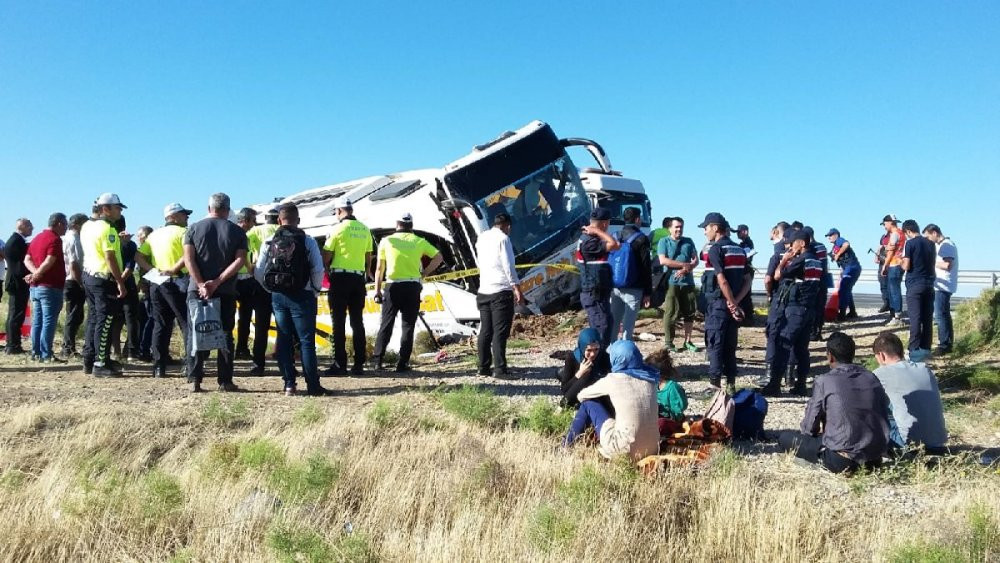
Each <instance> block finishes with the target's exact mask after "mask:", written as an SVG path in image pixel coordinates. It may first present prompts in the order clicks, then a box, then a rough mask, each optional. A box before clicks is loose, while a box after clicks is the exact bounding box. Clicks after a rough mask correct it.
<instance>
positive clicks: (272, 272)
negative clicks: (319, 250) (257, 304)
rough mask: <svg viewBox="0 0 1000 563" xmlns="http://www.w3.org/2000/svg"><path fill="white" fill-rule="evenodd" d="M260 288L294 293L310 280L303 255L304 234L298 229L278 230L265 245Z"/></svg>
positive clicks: (307, 263) (306, 262)
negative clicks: (265, 256)
mask: <svg viewBox="0 0 1000 563" xmlns="http://www.w3.org/2000/svg"><path fill="white" fill-rule="evenodd" d="M267 249H268V250H267V264H264V287H266V288H267V289H268V290H269V291H275V292H278V293H294V292H296V291H300V290H302V289H304V288H305V287H306V284H307V283H309V280H310V271H309V270H310V269H309V259H308V257H307V256H306V234H305V232H303V231H302V229H297V228H294V227H280V228H279V229H278V230H277V231H275V233H274V237H273V238H271V240H270V241H268V243H267Z"/></svg>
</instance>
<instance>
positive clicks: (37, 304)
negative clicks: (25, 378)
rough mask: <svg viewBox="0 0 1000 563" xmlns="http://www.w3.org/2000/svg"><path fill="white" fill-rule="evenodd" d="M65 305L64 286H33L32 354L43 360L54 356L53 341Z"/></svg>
mask: <svg viewBox="0 0 1000 563" xmlns="http://www.w3.org/2000/svg"><path fill="white" fill-rule="evenodd" d="M62 306H63V290H62V288H58V289H57V288H54V287H45V286H41V285H39V286H36V287H33V288H31V313H32V314H31V354H32V355H33V356H37V357H38V358H41V359H43V360H48V359H50V358H52V341H53V340H54V339H55V337H56V323H57V322H58V321H59V313H60V312H61V311H62Z"/></svg>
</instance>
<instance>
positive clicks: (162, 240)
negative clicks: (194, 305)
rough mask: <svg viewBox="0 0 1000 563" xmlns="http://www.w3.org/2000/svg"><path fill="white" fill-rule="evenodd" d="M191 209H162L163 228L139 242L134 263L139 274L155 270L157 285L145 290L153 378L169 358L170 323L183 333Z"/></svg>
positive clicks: (176, 206) (173, 205)
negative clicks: (149, 312) (150, 320)
mask: <svg viewBox="0 0 1000 563" xmlns="http://www.w3.org/2000/svg"><path fill="white" fill-rule="evenodd" d="M190 216H191V210H190V209H187V208H185V207H184V206H183V205H181V204H179V203H171V204H169V205H167V206H166V207H164V208H163V220H164V225H163V226H162V227H160V228H159V229H156V230H155V231H153V232H152V233H150V235H149V236H148V237H146V240H144V241H143V243H142V245H141V246H140V247H139V252H138V253H137V254H136V262H138V264H139V267H140V268H141V269H142V271H143V272H148V271H149V270H154V269H155V270H157V271H158V272H159V274H160V275H161V276H164V277H163V278H161V279H162V281H161V283H151V284H150V287H149V292H150V300H151V302H152V303H151V304H152V311H153V344H152V352H153V377H164V376H165V375H166V372H167V364H168V363H169V359H170V335H171V334H172V333H173V331H174V322H175V321H176V322H177V324H178V325H179V326H180V327H181V334H184V335H186V334H187V328H188V315H187V297H186V296H185V294H186V293H187V289H188V273H187V269H185V268H184V233H186V232H187V225H188V219H189V217H190Z"/></svg>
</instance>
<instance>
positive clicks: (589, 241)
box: [576, 207, 621, 348]
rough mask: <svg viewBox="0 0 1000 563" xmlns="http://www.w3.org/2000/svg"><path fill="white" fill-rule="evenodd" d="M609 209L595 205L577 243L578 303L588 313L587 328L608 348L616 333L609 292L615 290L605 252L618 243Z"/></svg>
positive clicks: (616, 246) (617, 245)
mask: <svg viewBox="0 0 1000 563" xmlns="http://www.w3.org/2000/svg"><path fill="white" fill-rule="evenodd" d="M610 224H611V211H609V210H607V209H604V208H602V207H598V208H596V209H594V210H593V211H592V212H591V213H590V224H589V225H586V226H584V227H583V229H582V231H583V235H582V236H581V237H580V240H579V241H578V242H577V244H576V262H577V265H578V266H579V268H580V305H581V306H583V310H584V311H586V312H587V321H588V322H589V323H590V328H592V329H594V330H596V331H597V332H598V333H600V335H601V345H602V346H601V347H602V348H607V347H608V346H609V345H610V344H611V340H612V338H614V336H615V334H614V333H613V329H612V327H611V292H612V290H613V289H614V287H613V284H612V277H611V264H609V263H608V253H609V252H611V251H613V250H617V249H618V248H619V247H620V246H621V243H620V242H619V241H618V239H616V238H615V237H613V236H611V235H610V234H609V233H608V226H609V225H610Z"/></svg>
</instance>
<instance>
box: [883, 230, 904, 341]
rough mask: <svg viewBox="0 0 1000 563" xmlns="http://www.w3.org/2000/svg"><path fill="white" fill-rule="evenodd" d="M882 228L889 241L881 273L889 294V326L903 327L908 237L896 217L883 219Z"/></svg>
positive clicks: (886, 245) (887, 323)
mask: <svg viewBox="0 0 1000 563" xmlns="http://www.w3.org/2000/svg"><path fill="white" fill-rule="evenodd" d="M882 226H883V227H885V233H886V235H888V237H889V239H888V240H887V241H886V243H885V260H884V262H883V263H882V267H881V269H880V271H879V273H880V275H882V276H883V277H885V279H886V282H885V283H886V292H887V293H888V294H889V320H887V321H886V323H885V324H886V325H887V326H902V325H903V319H902V316H903V245H904V244H906V236H905V235H903V231H901V230H900V229H899V226H898V221H897V220H896V216H895V215H892V214H889V215H886V216H885V217H883V218H882Z"/></svg>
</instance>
